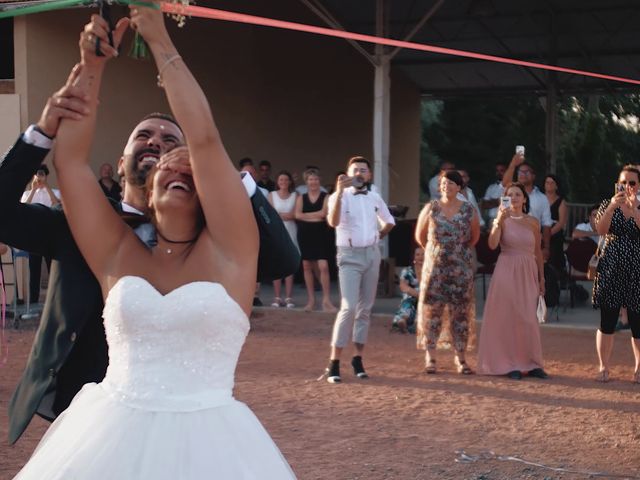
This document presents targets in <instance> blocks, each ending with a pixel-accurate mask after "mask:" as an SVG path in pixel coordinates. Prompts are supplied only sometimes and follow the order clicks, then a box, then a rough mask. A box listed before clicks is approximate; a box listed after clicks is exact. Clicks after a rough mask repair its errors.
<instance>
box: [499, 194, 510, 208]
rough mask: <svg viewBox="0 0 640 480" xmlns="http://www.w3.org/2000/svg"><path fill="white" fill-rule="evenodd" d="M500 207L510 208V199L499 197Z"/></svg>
mask: <svg viewBox="0 0 640 480" xmlns="http://www.w3.org/2000/svg"><path fill="white" fill-rule="evenodd" d="M500 206H502V208H504V209H507V208H511V197H500Z"/></svg>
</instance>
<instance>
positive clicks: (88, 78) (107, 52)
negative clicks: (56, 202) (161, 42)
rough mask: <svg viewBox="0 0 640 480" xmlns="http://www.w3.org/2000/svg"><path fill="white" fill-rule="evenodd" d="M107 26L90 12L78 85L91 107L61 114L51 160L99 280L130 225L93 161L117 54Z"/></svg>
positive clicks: (119, 30)
mask: <svg viewBox="0 0 640 480" xmlns="http://www.w3.org/2000/svg"><path fill="white" fill-rule="evenodd" d="M128 23H129V21H128V19H122V20H120V22H118V24H117V26H116V29H115V30H114V32H113V38H114V42H115V45H116V47H117V46H118V45H119V43H120V41H121V40H122V36H123V35H124V32H125V30H126V29H127V26H128ZM107 28H108V26H107V23H106V22H105V21H104V19H103V18H101V17H100V16H98V15H92V17H91V22H90V23H89V24H87V26H86V27H85V29H84V31H83V32H82V34H81V35H80V51H81V57H82V60H81V62H80V66H79V68H80V69H81V70H80V73H79V76H78V78H77V80H76V86H78V87H79V88H81V89H82V90H83V91H84V92H85V93H86V95H87V97H88V105H89V111H88V112H87V115H85V116H84V117H82V118H81V119H79V120H75V119H63V120H62V122H61V123H60V128H59V129H58V135H57V137H56V148H55V154H54V160H53V162H54V165H55V167H56V173H57V177H58V183H59V186H60V190H61V194H62V203H63V207H64V211H65V215H66V217H67V221H68V222H69V226H70V228H71V232H72V233H73V236H74V239H75V241H76V243H77V244H78V247H79V248H80V251H81V252H82V254H83V256H84V258H85V260H86V261H87V264H88V265H89V267H90V268H91V270H92V271H93V273H94V274H95V275H96V277H97V278H98V280H99V281H101V282H102V280H103V276H104V275H105V274H107V273H108V271H109V268H110V265H109V262H110V261H111V259H113V258H114V257H115V255H114V253H115V252H116V251H117V248H118V245H119V244H120V240H121V238H122V236H123V235H125V233H126V231H127V227H126V225H125V224H124V222H122V221H121V220H120V219H119V218H118V215H117V214H116V213H115V211H114V209H113V207H112V206H111V205H110V204H109V202H108V201H107V199H106V197H105V195H104V194H103V193H102V191H101V189H100V187H99V186H98V182H96V178H95V175H94V173H93V171H92V170H91V167H90V166H89V153H90V150H91V145H92V143H93V135H94V132H95V126H96V117H97V109H98V94H99V91H100V83H101V80H102V73H103V71H104V68H105V64H106V62H107V61H108V59H110V58H112V57H114V56H117V50H116V49H114V48H113V47H111V46H109V40H108V36H107ZM97 38H100V39H101V42H100V43H101V50H102V52H103V54H104V56H103V57H98V56H96V54H95V48H96V47H95V45H96V39H97ZM98 239H99V241H98Z"/></svg>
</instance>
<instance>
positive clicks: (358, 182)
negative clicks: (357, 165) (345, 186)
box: [349, 177, 364, 188]
mask: <svg viewBox="0 0 640 480" xmlns="http://www.w3.org/2000/svg"><path fill="white" fill-rule="evenodd" d="M349 178H350V179H351V185H352V186H353V187H355V188H362V187H363V186H364V180H362V178H361V177H349Z"/></svg>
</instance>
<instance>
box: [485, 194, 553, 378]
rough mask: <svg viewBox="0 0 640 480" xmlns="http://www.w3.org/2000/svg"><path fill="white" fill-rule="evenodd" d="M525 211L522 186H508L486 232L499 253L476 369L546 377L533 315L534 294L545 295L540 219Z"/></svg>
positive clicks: (535, 303) (527, 208)
mask: <svg viewBox="0 0 640 480" xmlns="http://www.w3.org/2000/svg"><path fill="white" fill-rule="evenodd" d="M528 212H529V196H528V195H527V192H526V190H525V187H524V185H522V184H520V183H512V184H510V185H509V186H507V189H506V190H505V197H503V198H502V199H501V205H500V208H499V210H498V215H497V216H496V219H495V220H494V221H493V226H492V228H491V233H490V234H489V247H490V248H491V249H496V248H497V247H498V245H500V256H499V257H498V262H497V263H496V268H495V270H494V273H493V276H492V277H491V284H490V286H489V293H488V295H487V303H486V304H485V307H484V315H483V321H482V331H481V332H480V346H479V348H478V373H480V374H483V375H508V376H509V378H512V379H514V380H520V379H521V378H522V373H523V372H525V373H528V374H529V376H532V377H537V378H547V374H546V372H545V371H544V370H543V368H542V367H543V362H542V345H541V343H540V327H539V326H538V318H537V316H536V310H537V306H538V297H539V296H540V295H544V269H543V262H542V250H541V249H540V224H539V223H538V220H536V219H535V218H534V217H532V216H530V215H528V214H527V213H528Z"/></svg>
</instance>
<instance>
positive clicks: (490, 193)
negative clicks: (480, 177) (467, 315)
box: [484, 181, 504, 220]
mask: <svg viewBox="0 0 640 480" xmlns="http://www.w3.org/2000/svg"><path fill="white" fill-rule="evenodd" d="M503 195H504V187H503V186H502V181H499V182H495V183H492V184H491V185H489V186H488V187H487V191H486V192H484V200H497V199H499V198H500V197H502V196H503ZM487 216H488V217H489V220H493V219H494V218H496V217H497V216H498V207H494V208H490V209H489V210H488V211H487Z"/></svg>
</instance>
